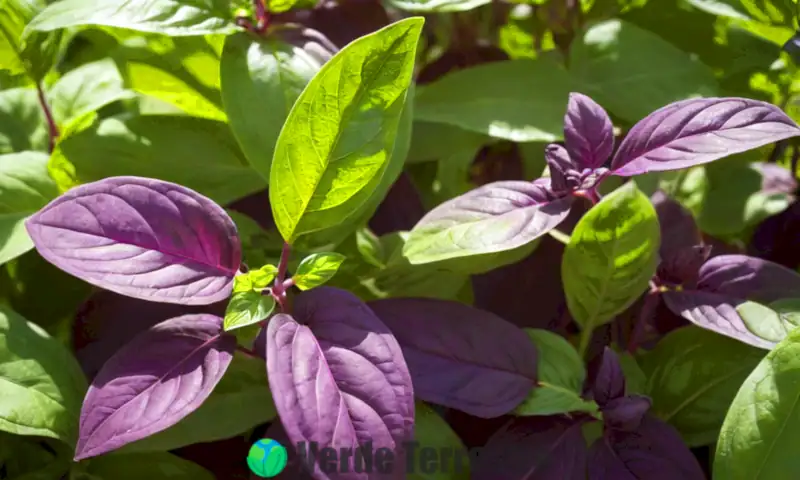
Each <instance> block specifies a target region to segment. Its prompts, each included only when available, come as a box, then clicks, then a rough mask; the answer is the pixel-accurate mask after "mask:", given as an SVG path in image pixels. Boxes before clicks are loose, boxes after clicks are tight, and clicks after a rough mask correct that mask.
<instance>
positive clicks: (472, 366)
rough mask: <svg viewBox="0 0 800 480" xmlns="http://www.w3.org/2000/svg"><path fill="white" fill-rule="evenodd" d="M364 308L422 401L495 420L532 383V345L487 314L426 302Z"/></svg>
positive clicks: (452, 304) (458, 305) (395, 302)
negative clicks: (392, 345)
mask: <svg viewBox="0 0 800 480" xmlns="http://www.w3.org/2000/svg"><path fill="white" fill-rule="evenodd" d="M367 305H369V307H370V308H371V309H372V311H374V312H375V314H376V315H378V317H379V318H380V319H381V320H383V322H384V323H385V324H386V325H387V326H388V327H389V329H391V331H392V332H393V333H394V335H395V338H397V341H398V342H399V343H400V346H401V347H402V348H403V355H404V356H405V358H406V361H407V362H408V367H409V370H410V371H411V377H412V379H413V381H414V391H415V393H416V395H417V397H419V398H420V399H422V400H425V401H427V402H431V403H435V404H438V405H444V406H446V407H451V408H455V409H458V410H461V411H464V412H466V413H469V414H471V415H475V416H476V417H482V418H492V417H498V416H500V415H504V414H506V413H508V412H510V411H511V410H513V409H514V408H515V407H516V406H517V405H519V404H520V403H521V402H522V401H523V400H524V399H525V397H526V396H527V395H528V393H529V392H530V390H531V388H533V386H534V384H535V382H536V380H537V366H536V365H537V363H536V360H537V358H536V348H535V347H534V346H533V342H531V341H530V338H529V337H528V335H527V334H526V333H525V332H524V331H523V330H521V329H519V328H517V327H515V326H514V325H512V324H510V323H508V322H506V321H505V320H503V319H502V318H500V317H498V316H496V315H494V314H492V313H489V312H485V311H483V310H478V309H476V308H473V307H470V306H467V305H464V304H462V303H458V302H451V301H447V300H437V299H427V298H390V299H385V300H376V301H373V302H369V303H368V304H367Z"/></svg>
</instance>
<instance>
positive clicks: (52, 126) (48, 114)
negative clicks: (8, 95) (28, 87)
mask: <svg viewBox="0 0 800 480" xmlns="http://www.w3.org/2000/svg"><path fill="white" fill-rule="evenodd" d="M36 92H37V93H38V94H39V105H41V106H42V110H43V111H44V117H45V119H46V120H47V127H48V133H49V136H50V153H53V150H54V149H55V148H56V140H57V139H58V135H59V133H58V125H56V121H55V119H54V118H53V112H52V111H51V110H50V105H48V103H47V98H46V97H45V96H44V89H43V88H42V84H41V83H37V84H36Z"/></svg>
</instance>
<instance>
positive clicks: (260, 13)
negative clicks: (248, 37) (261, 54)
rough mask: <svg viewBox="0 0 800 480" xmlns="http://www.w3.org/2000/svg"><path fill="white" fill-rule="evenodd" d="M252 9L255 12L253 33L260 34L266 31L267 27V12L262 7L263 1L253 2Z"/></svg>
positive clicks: (264, 6)
mask: <svg viewBox="0 0 800 480" xmlns="http://www.w3.org/2000/svg"><path fill="white" fill-rule="evenodd" d="M253 8H254V9H255V11H256V25H255V28H254V31H255V33H258V34H262V33H264V32H266V31H267V27H268V26H269V12H267V7H266V5H264V0H253Z"/></svg>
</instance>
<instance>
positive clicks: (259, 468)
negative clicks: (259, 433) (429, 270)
mask: <svg viewBox="0 0 800 480" xmlns="http://www.w3.org/2000/svg"><path fill="white" fill-rule="evenodd" d="M287 459H288V454H287V452H286V448H285V447H284V446H283V445H281V444H280V443H278V442H276V441H275V440H273V439H271V438H262V439H261V440H259V441H257V442H256V443H254V444H253V446H252V447H250V452H249V453H248V454H247V466H248V467H250V470H251V471H252V472H253V473H255V474H256V475H258V476H259V477H264V478H271V477H274V476H275V475H277V474H279V473H281V472H282V471H283V469H284V468H286V461H287Z"/></svg>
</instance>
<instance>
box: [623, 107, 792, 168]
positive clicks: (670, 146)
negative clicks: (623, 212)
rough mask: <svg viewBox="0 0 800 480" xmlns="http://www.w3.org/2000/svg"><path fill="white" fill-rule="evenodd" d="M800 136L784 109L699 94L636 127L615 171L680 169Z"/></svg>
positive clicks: (659, 112)
mask: <svg viewBox="0 0 800 480" xmlns="http://www.w3.org/2000/svg"><path fill="white" fill-rule="evenodd" d="M798 135H800V127H798V126H797V124H796V123H795V122H794V121H793V120H792V119H791V118H789V117H788V116H787V115H786V114H785V113H784V112H783V111H782V110H781V109H780V108H778V107H776V106H775V105H771V104H769V103H766V102H762V101H758V100H751V99H747V98H736V97H725V98H694V99H688V100H681V101H678V102H675V103H671V104H669V105H667V106H665V107H662V108H660V109H658V110H656V111H654V112H653V113H651V114H650V115H648V116H647V117H645V118H644V119H642V120H641V121H639V122H638V123H637V124H636V125H634V126H633V128H631V130H630V131H629V132H628V135H627V136H626V137H625V140H623V141H622V143H621V144H620V146H619V149H618V150H617V153H616V155H615V156H614V160H613V161H612V162H611V170H612V172H613V174H614V175H619V176H623V177H629V176H633V175H640V174H643V173H647V172H655V171H665V170H678V169H681V168H687V167H691V166H694V165H701V164H704V163H709V162H712V161H714V160H717V159H720V158H723V157H727V156H729V155H733V154H734V153H741V152H744V151H747V150H752V149H754V148H758V147H761V146H764V145H767V144H769V143H773V142H777V141H779V140H783V139H786V138H790V137H795V136H798Z"/></svg>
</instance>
